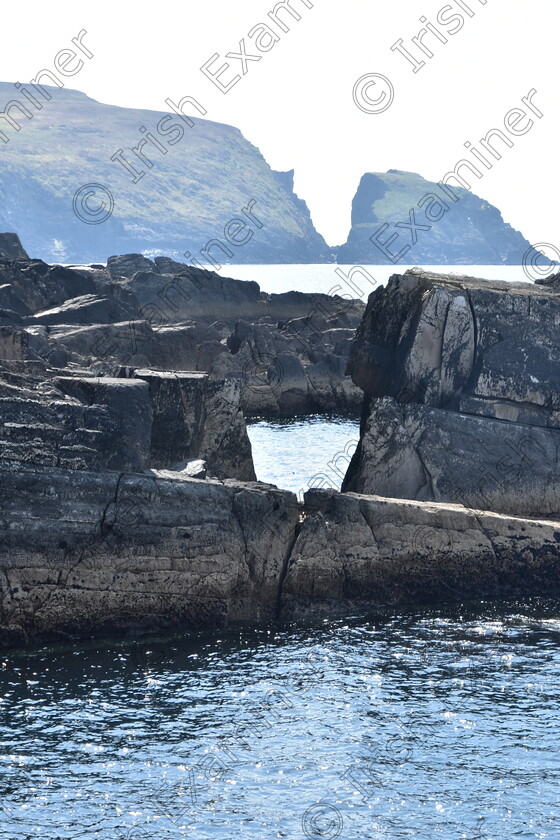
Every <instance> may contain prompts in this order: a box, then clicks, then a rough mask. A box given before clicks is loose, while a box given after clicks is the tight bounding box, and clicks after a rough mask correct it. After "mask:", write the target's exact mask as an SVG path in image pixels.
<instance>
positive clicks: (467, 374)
mask: <svg viewBox="0 0 560 840" xmlns="http://www.w3.org/2000/svg"><path fill="white" fill-rule="evenodd" d="M559 325H560V295H558V294H557V293H556V292H555V291H554V288H553V286H551V285H548V286H540V285H539V286H537V285H535V286H533V285H531V284H528V283H527V284H525V283H517V284H514V283H499V282H488V281H484V280H476V279H473V278H449V277H444V276H440V275H432V274H427V273H424V272H421V271H420V270H413V271H411V272H407V273H406V274H404V275H394V276H393V277H392V278H391V279H390V281H389V283H388V285H387V287H386V288H382V289H379V290H377V291H376V292H374V293H373V294H372V295H371V296H370V299H369V302H368V306H367V309H366V313H365V315H364V319H363V321H362V324H361V325H360V327H359V329H358V331H357V334H356V339H355V341H354V344H353V348H352V351H351V357H350V361H349V371H350V372H351V374H352V378H353V379H354V382H355V383H356V384H357V385H359V386H360V387H361V388H362V390H363V391H364V392H365V395H366V400H367V407H365V408H364V414H363V420H362V430H361V431H362V434H361V440H360V444H359V446H358V449H357V451H356V455H355V457H354V459H353V461H352V463H351V465H350V467H349V470H348V474H347V476H346V480H345V482H344V486H343V489H344V490H349V491H355V492H363V493H376V494H380V495H387V496H393V497H397V498H411V499H423V500H434V501H454V502H460V503H462V504H465V505H467V506H469V507H475V508H480V509H486V510H495V511H500V512H503V513H512V514H517V515H530V516H556V515H558V513H559V512H560V483H559V479H558V453H559V447H560V396H559V392H560V373H559V370H558V364H557V347H558V343H559V339H560V326H559Z"/></svg>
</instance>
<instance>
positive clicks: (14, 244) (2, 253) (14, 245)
mask: <svg viewBox="0 0 560 840" xmlns="http://www.w3.org/2000/svg"><path fill="white" fill-rule="evenodd" d="M0 259H6V260H28V259H29V257H28V255H27V253H26V252H25V250H24V248H23V245H22V244H21V242H20V239H19V236H18V235H17V233H2V234H0Z"/></svg>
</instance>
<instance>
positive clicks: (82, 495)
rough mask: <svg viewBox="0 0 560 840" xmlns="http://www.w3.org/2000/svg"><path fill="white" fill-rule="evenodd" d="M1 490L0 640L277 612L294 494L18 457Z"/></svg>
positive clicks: (1, 476) (2, 475)
mask: <svg viewBox="0 0 560 840" xmlns="http://www.w3.org/2000/svg"><path fill="white" fill-rule="evenodd" d="M0 500H1V521H2V523H3V524H4V525H5V524H7V523H9V527H8V528H7V529H6V528H2V529H0V567H1V571H2V576H1V577H2V580H1V581H0V646H5V645H9V644H11V643H12V644H13V643H21V642H22V641H26V640H34V639H38V640H40V639H60V638H65V637H67V636H72V637H74V638H76V637H84V636H85V637H87V636H88V635H99V634H102V633H108V632H122V631H125V630H142V629H156V628H174V629H177V628H180V627H183V628H184V627H193V626H204V625H212V626H219V625H221V624H223V623H225V622H226V621H231V620H249V619H250V620H269V619H272V618H274V617H275V616H276V614H277V605H278V597H279V586H280V582H281V580H282V577H283V574H284V571H285V567H286V562H287V555H288V549H289V547H290V546H291V543H292V541H293V532H294V529H295V522H296V519H297V504H296V499H295V496H293V494H291V493H288V492H283V491H280V490H276V488H272V487H268V486H266V485H257V484H236V483H234V482H231V483H227V482H226V483H222V482H217V481H209V480H207V481H204V480H197V479H194V478H188V477H186V476H181V477H179V476H177V474H176V473H175V474H174V477H171V475H170V474H169V473H165V472H163V473H158V472H157V471H153V472H151V473H146V474H143V475H142V474H134V473H120V472H116V471H113V472H109V471H97V472H88V471H80V470H62V469H58V468H56V467H49V468H45V467H39V466H27V467H26V466H22V465H19V466H18V467H17V468H15V469H12V470H11V471H8V472H0Z"/></svg>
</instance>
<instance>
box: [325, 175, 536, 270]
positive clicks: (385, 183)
mask: <svg viewBox="0 0 560 840" xmlns="http://www.w3.org/2000/svg"><path fill="white" fill-rule="evenodd" d="M473 180H474V176H473ZM471 186H473V187H474V188H476V182H475V183H474V184H472V185H471ZM411 211H413V212H414V219H415V221H416V224H417V225H418V226H420V225H422V226H423V227H421V228H420V227H419V229H418V230H416V231H415V232H414V235H412V234H411V230H409V229H407V228H406V227H399V226H398V224H399V223H402V224H403V225H407V224H410V219H411V215H410V214H411ZM435 219H438V221H435ZM372 237H373V241H372ZM413 239H414V241H413ZM389 240H391V241H389ZM385 247H386V250H384V248H385ZM531 247H532V246H531V243H530V242H528V241H527V240H526V239H525V238H524V237H523V236H522V235H521V233H519V231H516V230H514V228H512V227H511V225H508V224H506V223H505V222H504V220H503V218H502V216H501V214H500V211H499V210H498V209H497V208H496V207H493V206H492V205H491V204H489V203H488V202H487V201H485V200H484V199H483V198H480V197H479V196H477V195H475V194H474V193H473V192H471V191H470V190H466V189H463V188H462V187H459V186H456V182H455V181H453V182H452V183H451V184H449V185H448V186H444V187H443V188H442V187H440V185H439V184H436V183H434V182H432V181H426V180H425V179H424V178H422V177H421V176H420V175H416V174H415V173H413V172H399V171H398V170H394V169H391V170H389V172H386V173H382V172H368V173H366V174H365V175H364V176H363V177H362V179H361V181H360V184H359V187H358V190H357V192H356V195H355V197H354V200H353V202H352V227H351V229H350V233H349V234H348V240H347V242H346V243H345V244H344V245H341V246H340V247H339V248H338V249H337V261H338V262H340V263H372V264H374V265H391V264H393V265H394V264H395V263H397V262H400V263H401V264H404V265H407V264H408V265H411V264H415V263H416V264H417V265H422V264H424V265H468V264H469V263H470V264H472V265H500V264H502V263H504V264H507V265H521V264H522V262H523V257H524V255H525V254H526V253H527V252H528V251H530V250H531ZM387 252H388V253H389V254H391V255H392V257H391V256H388V253H387ZM399 254H400V255H401V256H400V257H399V256H398V255H399ZM395 258H396V259H395Z"/></svg>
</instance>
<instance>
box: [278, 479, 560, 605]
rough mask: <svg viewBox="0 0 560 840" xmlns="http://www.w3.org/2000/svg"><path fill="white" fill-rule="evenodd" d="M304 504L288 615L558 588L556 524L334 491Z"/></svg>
mask: <svg viewBox="0 0 560 840" xmlns="http://www.w3.org/2000/svg"><path fill="white" fill-rule="evenodd" d="M306 503H307V505H308V507H309V509H310V511H314V514H312V515H310V516H308V517H307V518H306V519H305V521H304V523H303V527H302V529H301V533H300V534H299V536H298V539H297V541H296V543H295V545H294V548H293V550H292V553H291V557H290V565H289V569H288V574H287V576H286V579H285V581H284V586H283V590H282V601H283V616H284V617H285V618H296V617H301V616H306V615H319V614H323V615H333V614H337V613H346V614H348V613H349V612H351V611H356V610H363V609H371V608H372V607H375V606H381V605H397V604H403V603H408V604H414V603H416V604H427V603H438V602H439V603H441V602H445V601H448V602H449V601H461V600H465V599H479V598H487V597H504V596H508V597H510V596H516V595H520V596H529V595H531V594H542V593H547V594H552V593H553V592H558V591H559V588H560V522H547V521H544V520H543V521H538V520H534V519H522V518H518V519H517V518H514V517H510V516H502V515H499V514H496V513H483V512H481V511H472V510H467V509H466V508H464V507H461V506H460V505H448V504H430V503H426V502H412V501H395V500H394V499H386V498H380V497H377V496H358V495H355V494H353V493H346V494H340V493H335V492H333V491H318V490H312V491H309V492H308V493H307V494H306Z"/></svg>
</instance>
